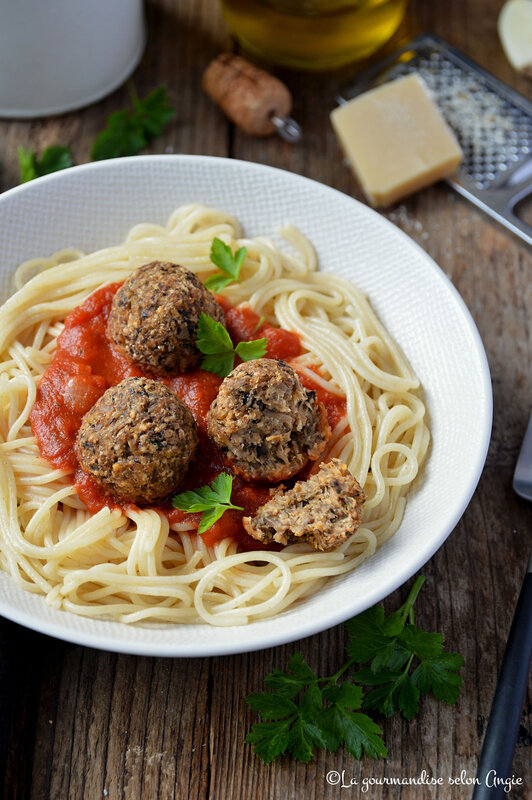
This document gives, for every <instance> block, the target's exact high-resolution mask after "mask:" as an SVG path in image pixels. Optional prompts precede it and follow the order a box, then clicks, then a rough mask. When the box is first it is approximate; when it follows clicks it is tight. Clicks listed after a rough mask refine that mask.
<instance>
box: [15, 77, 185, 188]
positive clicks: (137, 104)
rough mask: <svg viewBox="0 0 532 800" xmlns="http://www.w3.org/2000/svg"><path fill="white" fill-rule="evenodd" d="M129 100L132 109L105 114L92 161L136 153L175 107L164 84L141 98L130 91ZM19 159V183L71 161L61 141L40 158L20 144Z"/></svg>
mask: <svg viewBox="0 0 532 800" xmlns="http://www.w3.org/2000/svg"><path fill="white" fill-rule="evenodd" d="M131 103H132V105H133V110H132V111H128V110H123V111H115V112H114V113H113V114H111V115H110V116H109V117H108V118H107V124H106V127H105V129H104V130H103V131H102V132H101V133H100V134H99V135H98V136H97V137H96V140H95V142H94V144H93V145H92V149H91V153H90V155H91V158H92V159H93V160H94V161H99V160H101V159H103V158H117V157H118V156H134V155H136V154H137V153H138V152H139V151H140V150H142V149H143V148H144V147H146V145H147V144H148V143H149V142H150V141H151V140H152V139H153V138H155V136H159V135H160V134H161V133H162V132H163V127H164V125H165V124H166V123H167V122H168V121H169V120H171V119H172V118H173V117H174V116H175V109H174V108H173V107H172V106H171V105H170V102H169V99H168V95H167V92H166V89H165V88H164V87H163V86H159V87H158V88H157V89H154V91H153V92H151V93H150V94H149V95H148V96H147V97H145V98H144V100H141V99H140V98H139V97H138V96H137V95H136V94H135V93H134V92H133V93H132V96H131ZM18 160H19V166H20V181H21V183H26V182H27V181H31V180H33V179H34V178H40V177H41V176H42V175H48V174H49V173H51V172H57V171H58V170H61V169H66V168H67V167H72V166H73V164H74V162H73V160H72V156H71V154H70V150H69V149H68V147H64V146H63V145H52V146H51V147H47V148H46V149H45V150H44V151H43V153H42V155H41V157H40V158H38V157H37V156H36V154H35V152H34V151H33V150H31V149H29V148H28V149H26V148H24V147H19V148H18Z"/></svg>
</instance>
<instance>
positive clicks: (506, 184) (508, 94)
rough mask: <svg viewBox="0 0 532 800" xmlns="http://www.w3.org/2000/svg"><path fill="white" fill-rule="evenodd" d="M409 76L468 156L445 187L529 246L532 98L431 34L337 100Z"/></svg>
mask: <svg viewBox="0 0 532 800" xmlns="http://www.w3.org/2000/svg"><path fill="white" fill-rule="evenodd" d="M410 72H417V73H418V74H419V75H421V76H422V78H423V79H424V80H425V82H426V84H427V85H428V87H429V89H430V90H431V91H432V93H433V96H434V98H435V100H436V102H437V104H438V106H439V108H440V109H441V111H442V113H443V115H444V117H445V119H446V120H447V122H448V124H449V125H450V127H451V128H452V129H453V130H454V132H455V134H456V137H457V139H458V141H459V142H460V145H461V147H462V150H463V151H464V159H463V161H462V164H461V166H460V169H459V171H458V173H457V174H456V175H454V176H453V177H452V178H449V179H448V183H449V184H450V185H451V186H453V187H454V188H455V189H456V191H457V192H459V194H461V195H463V196H464V197H466V198H467V199H468V200H470V201H471V202H472V203H474V204H475V205H476V206H478V208H480V209H482V210H483V211H485V212H486V214H489V215H490V217H492V218H493V219H495V220H497V222H499V223H501V224H502V225H504V226H505V227H506V228H508V230H510V231H511V232H512V233H514V234H515V235H516V236H518V237H519V238H520V239H521V240H522V241H524V242H526V244H528V245H532V226H530V225H528V224H527V223H526V222H524V220H521V219H520V218H519V217H518V216H517V214H516V207H517V205H518V203H519V202H520V201H522V200H523V199H524V198H525V197H527V196H528V195H530V194H532V101H530V100H528V99H527V98H526V97H524V96H523V95H521V94H519V93H518V92H516V91H514V90H513V89H511V88H510V87H509V86H506V85H505V84H504V83H502V81H500V80H498V79H497V78H495V77H494V76H493V75H491V74H490V73H489V72H487V71H486V70H484V69H482V67H479V66H478V64H475V63H474V62H473V61H471V60H470V59H469V58H467V56H465V55H463V54H462V53H460V52H459V51H458V50H456V49H455V48H454V47H452V46H451V45H449V44H447V42H444V41H443V39H440V38H439V37H438V36H435V35H433V34H428V33H424V34H421V35H420V36H417V37H416V38H415V39H413V40H412V41H411V42H410V43H409V44H407V45H405V46H404V47H402V48H401V49H400V50H397V51H396V52H395V53H393V54H392V55H390V56H388V57H387V58H385V59H383V60H382V61H380V62H379V63H377V64H374V65H373V66H371V67H369V68H368V69H366V70H364V71H363V72H361V73H360V74H359V75H358V76H357V81H356V84H354V85H351V86H349V87H348V88H346V89H345V90H343V91H342V92H341V93H340V94H339V95H338V97H337V101H338V103H340V104H343V103H346V102H347V101H348V100H351V99H352V98H353V97H356V96H357V95H359V94H361V93H362V92H365V91H367V90H368V89H371V88H373V87H375V86H378V85H380V84H382V83H385V82H387V81H389V80H392V79H394V78H398V77H400V76H402V75H406V74H408V73H410Z"/></svg>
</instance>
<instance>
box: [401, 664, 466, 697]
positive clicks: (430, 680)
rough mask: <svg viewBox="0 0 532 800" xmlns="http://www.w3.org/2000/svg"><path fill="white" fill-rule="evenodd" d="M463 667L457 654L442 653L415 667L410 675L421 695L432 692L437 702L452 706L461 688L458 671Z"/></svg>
mask: <svg viewBox="0 0 532 800" xmlns="http://www.w3.org/2000/svg"><path fill="white" fill-rule="evenodd" d="M463 665H464V659H463V658H462V656H461V655H459V654H458V653H448V652H442V653H440V654H439V655H437V656H435V657H434V658H429V659H427V660H425V661H422V662H421V664H419V666H418V667H416V669H415V670H414V672H413V673H412V683H413V684H414V686H416V687H417V689H419V692H420V693H421V694H427V693H428V692H432V694H433V695H434V697H435V698H436V699H437V700H440V701H441V702H443V703H448V704H449V705H454V703H456V701H457V700H458V696H459V694H460V687H461V686H462V679H461V677H460V675H458V670H459V669H460V668H461V667H463Z"/></svg>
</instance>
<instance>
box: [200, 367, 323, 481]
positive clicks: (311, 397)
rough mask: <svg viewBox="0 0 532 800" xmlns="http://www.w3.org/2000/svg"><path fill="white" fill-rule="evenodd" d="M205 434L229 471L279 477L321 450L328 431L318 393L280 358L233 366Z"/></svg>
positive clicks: (296, 469)
mask: <svg viewBox="0 0 532 800" xmlns="http://www.w3.org/2000/svg"><path fill="white" fill-rule="evenodd" d="M208 430H209V435H210V436H211V437H212V439H213V440H214V442H215V444H216V445H217V446H218V448H219V449H220V450H221V451H222V454H223V457H224V459H225V461H226V462H227V463H228V464H229V465H230V466H231V467H232V469H233V471H234V472H236V473H238V474H239V475H242V476H243V477H244V478H246V479H247V480H267V481H280V480H284V479H285V478H289V477H290V476H291V475H295V473H296V472H299V470H300V469H301V468H302V467H303V466H304V465H305V464H306V463H307V461H308V460H309V459H310V460H312V461H315V460H316V459H317V458H319V456H320V455H321V454H322V452H323V450H324V449H325V445H326V443H327V439H328V438H329V436H330V434H331V430H330V428H329V425H328V423H327V418H326V415H325V409H324V407H323V405H322V404H321V403H319V402H318V401H317V400H316V393H315V392H311V391H309V390H307V389H305V388H304V387H303V386H302V385H301V383H300V382H299V378H298V377H297V374H296V372H295V371H294V370H293V369H292V367H290V366H289V365H288V364H286V363H285V362H284V361H274V360H273V359H270V358H262V359H258V360H256V361H248V362H246V363H244V364H240V365H239V366H238V367H236V368H235V369H234V370H233V371H232V372H231V373H230V374H229V375H228V376H227V378H225V379H224V381H223V382H222V385H221V386H220V391H219V392H218V396H217V397H216V399H215V400H214V402H213V403H212V405H211V407H210V409H209V414H208Z"/></svg>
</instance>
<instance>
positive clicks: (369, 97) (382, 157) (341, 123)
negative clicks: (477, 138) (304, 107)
mask: <svg viewBox="0 0 532 800" xmlns="http://www.w3.org/2000/svg"><path fill="white" fill-rule="evenodd" d="M331 122H332V124H333V127H334V129H335V131H336V134H337V136H338V139H339V140H340V143H341V145H342V147H343V149H344V152H345V154H346V156H347V158H348V160H349V163H350V164H351V166H352V168H353V171H354V173H355V175H356V177H357V178H358V180H359V182H360V184H361V186H362V189H363V190H364V193H365V194H366V196H367V198H368V200H369V201H370V203H371V204H372V205H374V206H386V205H390V204H391V203H395V202H396V201H397V200H400V199H401V198H402V197H406V196H407V195H409V194H412V193H413V192H416V191H417V190H418V189H422V188H423V187H424V186H430V184H432V183H435V182H436V181H438V180H440V179H441V178H446V177H447V176H449V175H452V173H453V172H455V171H456V170H457V169H458V166H459V164H460V162H461V160H462V155H463V154H462V151H461V149H460V146H459V144H458V142H457V140H456V137H455V135H454V133H453V132H452V130H451V129H450V128H449V126H448V125H447V123H446V122H445V120H444V118H443V116H442V115H441V112H440V110H439V109H438V107H437V106H436V104H435V103H434V101H433V100H432V98H431V96H430V94H429V91H428V89H427V86H426V84H425V82H424V81H423V79H422V78H421V77H420V76H419V75H417V74H415V73H412V74H411V75H407V76H406V77H404V78H398V79H397V80H394V81H390V82H389V83H386V84H383V85H382V86H379V87H377V88H376V89H371V90H370V91H368V92H365V93H364V94H362V95H359V96H358V97H355V98H354V99H353V100H350V101H349V102H348V103H346V104H345V105H343V106H339V107H338V108H335V109H334V111H333V112H332V113H331Z"/></svg>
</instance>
